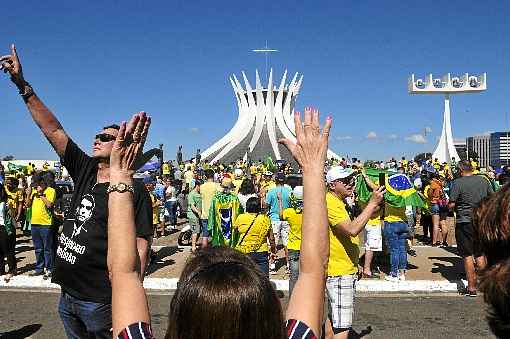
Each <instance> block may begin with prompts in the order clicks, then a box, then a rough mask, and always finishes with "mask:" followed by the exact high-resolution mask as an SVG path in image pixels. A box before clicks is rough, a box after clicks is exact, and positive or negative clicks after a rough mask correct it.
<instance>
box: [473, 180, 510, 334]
mask: <svg viewBox="0 0 510 339" xmlns="http://www.w3.org/2000/svg"><path fill="white" fill-rule="evenodd" d="M474 224H475V241H477V242H478V244H479V246H480V250H481V251H482V253H484V254H485V255H486V256H487V269H486V271H485V272H484V274H483V275H482V278H481V283H480V290H481V291H482V292H483V294H484V299H485V302H486V303H487V304H488V305H489V311H488V315H487V320H488V322H489V326H490V328H491V330H492V332H493V333H494V334H495V335H496V336H497V337H499V338H508V337H510V185H506V186H504V187H503V188H502V189H501V190H500V191H499V192H497V193H496V194H493V195H491V196H489V197H487V198H485V199H484V200H483V201H482V202H481V204H480V206H479V207H478V208H477V209H475V212H474Z"/></svg>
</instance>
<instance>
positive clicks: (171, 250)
mask: <svg viewBox="0 0 510 339" xmlns="http://www.w3.org/2000/svg"><path fill="white" fill-rule="evenodd" d="M178 251H180V250H179V248H178V247H177V246H168V247H163V248H161V249H160V250H159V251H157V252H155V257H154V259H153V261H151V264H150V265H149V267H148V268H147V272H146V275H150V274H152V273H154V272H157V271H158V270H160V269H162V268H163V267H167V266H170V265H173V264H175V260H173V259H165V258H167V257H170V256H172V255H174V254H175V253H177V252H178Z"/></svg>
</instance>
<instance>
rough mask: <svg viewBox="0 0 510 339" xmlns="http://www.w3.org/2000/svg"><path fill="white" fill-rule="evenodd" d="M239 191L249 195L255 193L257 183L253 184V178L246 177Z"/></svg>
mask: <svg viewBox="0 0 510 339" xmlns="http://www.w3.org/2000/svg"><path fill="white" fill-rule="evenodd" d="M239 193H241V194H242V195H249V194H254V193H255V185H253V182H252V181H251V179H244V180H243V182H242V183H241V187H239Z"/></svg>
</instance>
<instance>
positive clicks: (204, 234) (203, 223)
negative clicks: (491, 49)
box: [200, 219, 209, 238]
mask: <svg viewBox="0 0 510 339" xmlns="http://www.w3.org/2000/svg"><path fill="white" fill-rule="evenodd" d="M207 222H208V221H207V219H200V224H201V226H202V237H204V238H208V237H209V230H208V229H207Z"/></svg>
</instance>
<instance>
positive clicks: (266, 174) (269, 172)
mask: <svg viewBox="0 0 510 339" xmlns="http://www.w3.org/2000/svg"><path fill="white" fill-rule="evenodd" d="M264 175H265V176H268V177H270V176H272V175H273V172H271V171H265V172H264Z"/></svg>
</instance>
